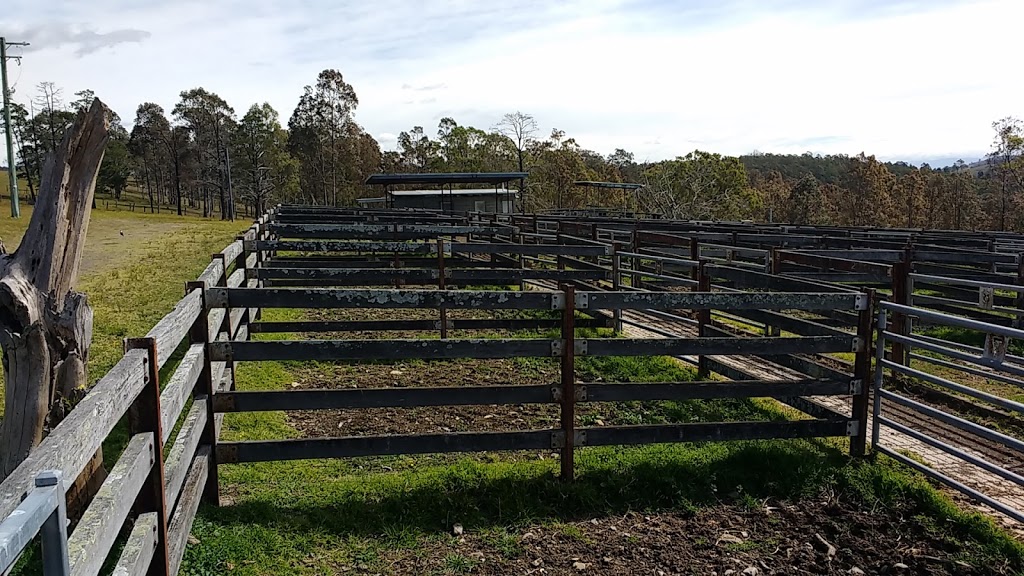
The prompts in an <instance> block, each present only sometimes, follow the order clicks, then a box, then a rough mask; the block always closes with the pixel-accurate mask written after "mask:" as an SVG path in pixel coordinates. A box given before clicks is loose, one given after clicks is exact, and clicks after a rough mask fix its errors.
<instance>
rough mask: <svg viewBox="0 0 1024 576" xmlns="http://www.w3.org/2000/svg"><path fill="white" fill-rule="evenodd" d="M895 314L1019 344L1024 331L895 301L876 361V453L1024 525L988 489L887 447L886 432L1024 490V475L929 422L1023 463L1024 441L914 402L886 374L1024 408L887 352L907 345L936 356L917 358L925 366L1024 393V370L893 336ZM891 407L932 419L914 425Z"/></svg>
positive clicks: (880, 326) (1023, 515)
mask: <svg viewBox="0 0 1024 576" xmlns="http://www.w3.org/2000/svg"><path fill="white" fill-rule="evenodd" d="M891 313H899V314H901V315H903V316H906V317H913V318H919V319H921V320H926V321H928V322H929V323H931V324H933V325H938V326H949V327H957V328H961V329H965V330H970V331H975V332H980V333H983V334H985V335H987V336H988V337H998V338H1005V339H1008V338H1018V339H1019V338H1024V330H1018V329H1015V328H1009V327H1006V326H1001V325H996V324H988V323H985V322H980V321H977V320H972V319H970V318H964V317H961V316H953V315H950V314H944V313H942V312H936V311H932V310H924V309H921V308H913V307H909V306H902V305H899V304H893V303H889V302H883V303H881V309H880V312H879V315H878V321H877V334H876V340H875V345H876V357H875V375H874V403H873V423H872V445H873V446H874V450H875V451H877V452H879V453H881V454H885V455H887V456H889V457H891V458H893V459H896V460H898V461H900V462H902V463H904V464H906V465H908V466H910V467H911V468H914V469H915V470H918V471H920V472H922V473H923V474H925V475H927V476H928V477H930V478H933V479H935V480H938V481H939V482H942V483H944V484H946V485H948V486H950V487H952V488H954V489H956V490H959V491H960V492H962V493H964V494H966V495H968V496H970V497H971V498H973V499H975V500H977V501H979V502H982V503H984V504H986V505H988V506H990V507H991V508H993V509H994V510H997V511H999V512H1002V513H1003V514H1006V515H1007V516H1009V517H1011V518H1013V519H1014V520H1017V521H1018V522H1024V512H1022V511H1020V510H1018V509H1017V508H1014V507H1013V506H1010V505H1008V504H1006V503H1004V502H1002V501H1000V500H999V499H998V498H996V497H993V496H992V495H990V494H986V493H985V492H984V491H983V490H982V489H979V488H975V487H971V486H970V485H969V482H967V481H963V479H960V480H958V479H956V478H953V477H951V476H949V475H947V474H944V473H942V472H940V471H939V470H937V469H936V468H935V467H934V466H932V465H930V464H929V463H927V462H921V461H918V460H917V459H914V458H911V457H908V456H907V455H905V454H903V453H901V452H900V451H898V450H895V449H893V448H892V447H890V446H886V445H885V443H884V442H883V440H882V438H881V427H882V426H886V427H888V428H891V429H892V430H895V431H897V432H899V433H901V434H905V435H906V436H909V437H911V438H913V439H915V440H918V441H920V442H922V443H924V444H926V445H927V446H930V447H931V448H934V449H936V450H939V451H941V452H944V453H945V454H948V455H950V456H952V457H954V458H958V459H960V460H961V461H963V462H966V463H968V464H971V465H973V466H976V467H978V468H980V469H982V470H985V471H986V472H989V473H991V474H994V475H996V476H998V477H999V478H1002V479H1003V480H1006V481H1008V482H1011V483H1013V484H1015V485H1017V486H1021V487H1024V477H1022V476H1021V475H1020V474H1017V473H1016V472H1013V471H1011V470H1009V469H1007V468H1006V467H1005V464H1001V463H996V462H993V461H991V460H990V459H988V458H987V457H986V455H985V454H983V453H980V452H977V451H975V450H971V449H969V448H967V447H966V446H964V445H962V446H956V445H953V444H951V443H949V442H945V441H943V440H940V439H937V438H935V437H934V435H933V432H932V430H931V429H930V428H931V426H930V425H929V424H928V423H929V422H937V423H941V424H944V425H947V426H951V427H954V428H956V429H957V430H959V431H961V432H962V433H964V434H965V435H966V436H968V437H969V436H974V437H978V438H983V439H985V440H987V441H989V442H993V443H996V444H998V445H1001V446H1004V447H1006V448H1007V449H1009V450H1012V451H1014V452H1015V453H1017V455H1018V456H1017V458H1019V454H1020V453H1024V441H1022V440H1020V439H1018V438H1015V437H1013V436H1010V435H1007V434H1005V433H1002V432H999V431H998V430H996V429H994V428H993V427H991V426H986V425H983V424H978V423H976V422H974V421H972V420H969V419H966V418H964V417H962V416H961V415H957V414H953V413H950V412H949V411H947V410H943V409H941V408H939V407H936V406H933V405H929V404H927V403H925V402H922V401H920V400H917V399H913V398H910V397H908V396H906V395H903V394H900V393H897V392H895V391H893V390H891V389H888V388H887V387H886V379H885V377H884V372H885V370H890V371H892V372H893V373H894V374H899V375H901V376H903V377H905V378H910V379H914V380H918V381H922V382H926V383H928V384H930V385H932V386H936V387H939V388H941V389H944V390H947V391H949V392H952V393H955V394H958V395H962V396H966V397H969V398H972V399H975V400H979V401H981V402H984V403H986V404H990V405H993V406H997V407H999V408H1001V409H1003V410H1005V411H1007V412H1011V413H1015V414H1024V404H1021V403H1020V402H1016V401H1014V400H1010V399H1007V398H1003V397H1001V396H999V395H997V394H993V393H991V392H986V391H983V390H979V389H977V388H975V387H971V386H968V385H965V384H961V383H958V382H956V381H954V380H952V379H950V378H951V376H950V377H946V376H938V375H936V374H933V373H930V372H927V371H925V370H921V369H915V368H911V367H909V366H905V365H903V364H901V363H898V362H894V361H892V360H889V359H887V358H886V357H885V349H886V344H887V343H900V344H903V345H904V346H908V347H913V348H915V349H919V350H922V351H927V352H929V353H930V355H923V354H916V355H915V356H914V357H915V358H916V359H918V360H919V361H921V362H925V363H929V364H931V365H933V366H939V367H942V368H944V369H945V370H946V371H952V372H960V373H963V374H973V375H984V376H985V377H986V378H989V379H993V380H997V381H999V382H1004V383H1009V384H1013V385H1015V386H1018V387H1022V388H1024V380H1021V379H1018V378H1014V377H1013V376H1018V377H1019V376H1024V366H1021V365H1013V364H1009V363H1004V360H1005V357H1003V356H1001V355H997V356H992V355H989V354H981V355H977V354H973V353H970V352H965V351H963V350H962V349H961V347H960V346H958V345H957V344H956V343H952V342H946V341H942V340H939V339H936V338H922V337H919V336H907V335H902V334H898V333H895V332H892V331H890V325H889V322H888V318H889V315H890V314H891ZM951 360H956V361H958V363H954V362H952V361H951ZM961 363H965V364H966V365H965V364H961ZM886 406H889V407H893V406H895V407H901V408H903V409H905V410H910V411H912V412H913V413H916V414H918V415H920V416H923V417H924V418H926V420H922V421H919V422H917V423H916V424H914V423H911V422H910V421H909V420H907V419H903V421H897V420H896V419H894V418H893V417H891V416H889V415H887V414H886V413H885V409H886Z"/></svg>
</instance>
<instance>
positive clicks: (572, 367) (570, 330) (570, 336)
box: [561, 284, 576, 482]
mask: <svg viewBox="0 0 1024 576" xmlns="http://www.w3.org/2000/svg"><path fill="white" fill-rule="evenodd" d="M561 288H562V293H563V294H565V309H564V310H562V367H561V371H562V398H561V424H562V433H563V434H564V435H565V441H564V442H563V443H562V455H561V456H562V457H561V465H562V469H561V477H562V480H564V481H566V482H569V481H571V480H572V479H573V469H574V466H573V448H574V446H573V444H574V442H573V441H574V440H575V438H574V435H575V433H576V427H575V424H576V422H575V419H576V329H575V322H576V319H575V309H576V290H575V288H573V287H572V286H570V285H568V284H563V285H562V286H561Z"/></svg>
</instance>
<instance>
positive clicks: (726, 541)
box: [338, 501, 1009, 576]
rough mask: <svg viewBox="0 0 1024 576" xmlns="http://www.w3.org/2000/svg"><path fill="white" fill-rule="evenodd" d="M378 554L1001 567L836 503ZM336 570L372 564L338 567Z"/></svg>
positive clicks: (536, 562) (464, 538) (535, 532)
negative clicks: (965, 558)
mask: <svg viewBox="0 0 1024 576" xmlns="http://www.w3.org/2000/svg"><path fill="white" fill-rule="evenodd" d="M458 532H459V529H458V527H453V533H452V536H450V537H448V538H445V539H438V540H435V541H433V542H431V543H429V544H427V545H425V546H423V547H421V548H417V549H415V550H396V551H394V552H392V553H390V554H388V555H387V556H386V557H385V558H383V559H382V560H383V564H384V566H385V569H384V571H383V573H385V574H437V573H467V574H493V575H498V574H502V575H504V574H533V575H544V576H549V575H551V576H553V575H561V574H577V575H580V574H595V575H596V574H607V575H612V574H614V575H621V574H650V575H656V576H672V575H690V574H694V575H696V574H700V575H705V576H707V575H716V576H730V575H735V576H764V575H774V574H806V575H821V574H854V575H856V574H893V575H898V574H908V575H909V574H929V575H946V574H1004V573H1009V572H1008V569H1007V568H1006V567H1003V566H991V565H990V566H971V565H969V564H966V563H964V562H960V561H958V560H957V556H956V555H957V550H958V549H957V547H956V546H955V545H953V544H951V543H950V541H949V540H948V539H947V538H946V537H942V536H936V535H935V534H934V533H933V532H932V531H930V530H928V528H927V527H926V526H924V525H922V524H921V523H920V522H919V521H918V520H917V519H916V518H915V517H913V516H910V515H904V514H903V513H902V512H901V511H888V512H887V511H884V510H878V511H875V512H873V513H872V512H866V511H862V510H858V509H856V508H851V507H847V506H844V505H842V504H841V503H837V502H824V501H818V502H802V503H801V504H800V505H799V506H780V507H774V506H765V507H763V508H761V509H759V510H749V509H746V508H738V507H735V506H719V507H714V508H708V509H703V510H701V511H699V512H697V513H696V514H694V515H689V514H684V513H662V514H652V515H644V514H639V513H628V514H626V515H625V516H616V517H607V518H595V519H589V520H583V521H578V522H573V523H564V524H563V523H558V524H551V525H534V526H529V527H525V528H523V529H521V530H519V531H516V532H514V533H505V534H495V533H494V532H492V531H491V532H489V531H482V532H474V531H472V530H469V529H466V530H464V531H463V532H462V533H461V534H459V533H458ZM338 571H339V572H341V573H355V574H359V573H371V572H370V571H369V570H367V567H366V566H360V565H358V564H357V565H344V566H339V567H338Z"/></svg>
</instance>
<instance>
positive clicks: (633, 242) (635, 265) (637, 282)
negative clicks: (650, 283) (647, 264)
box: [629, 228, 643, 290]
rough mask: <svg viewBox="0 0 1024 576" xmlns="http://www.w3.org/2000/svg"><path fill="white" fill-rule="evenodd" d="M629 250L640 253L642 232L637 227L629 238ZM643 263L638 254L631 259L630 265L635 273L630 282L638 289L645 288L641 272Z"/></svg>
mask: <svg viewBox="0 0 1024 576" xmlns="http://www.w3.org/2000/svg"><path fill="white" fill-rule="evenodd" d="M629 251H630V252H632V253H634V254H639V253H640V234H639V232H638V231H637V230H636V229H635V228H634V229H633V236H632V237H631V238H630V240H629ZM641 264H642V262H641V260H640V258H637V257H636V256H634V257H633V258H631V259H630V267H631V268H632V269H633V275H632V278H630V283H631V284H632V285H633V288H636V289H637V290H640V289H642V288H643V280H641V274H640V272H639V271H640V267H641Z"/></svg>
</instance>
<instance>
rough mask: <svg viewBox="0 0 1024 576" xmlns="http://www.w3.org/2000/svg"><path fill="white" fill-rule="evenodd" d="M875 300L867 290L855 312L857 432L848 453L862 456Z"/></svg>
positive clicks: (854, 376)
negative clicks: (864, 297) (857, 388)
mask: <svg viewBox="0 0 1024 576" xmlns="http://www.w3.org/2000/svg"><path fill="white" fill-rule="evenodd" d="M874 300H875V294H874V291H873V290H868V291H867V304H866V306H865V308H864V309H863V310H861V311H860V312H859V313H858V314H857V340H858V348H857V353H856V356H855V357H854V361H853V379H854V380H855V381H859V382H860V391H859V392H858V393H857V394H854V395H853V413H852V417H853V420H854V421H855V422H856V423H857V433H856V434H854V435H852V436H851V437H850V455H851V456H863V455H864V454H865V453H866V452H867V442H868V409H869V406H870V402H869V396H868V395H869V393H870V391H871V385H872V380H871V377H872V373H871V337H872V334H873V331H872V330H871V317H872V316H871V308H872V303H873V302H874Z"/></svg>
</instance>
